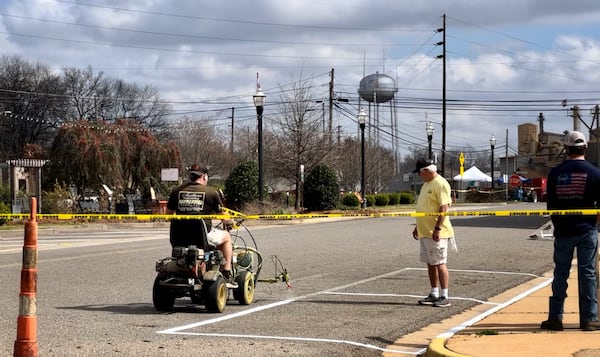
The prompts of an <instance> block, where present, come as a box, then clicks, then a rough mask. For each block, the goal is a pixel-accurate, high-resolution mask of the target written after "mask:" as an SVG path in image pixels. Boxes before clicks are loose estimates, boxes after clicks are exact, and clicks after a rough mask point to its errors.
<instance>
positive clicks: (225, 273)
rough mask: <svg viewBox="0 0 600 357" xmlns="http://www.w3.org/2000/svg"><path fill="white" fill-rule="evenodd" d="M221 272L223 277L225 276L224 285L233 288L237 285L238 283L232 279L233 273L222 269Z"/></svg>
mask: <svg viewBox="0 0 600 357" xmlns="http://www.w3.org/2000/svg"><path fill="white" fill-rule="evenodd" d="M221 273H222V274H223V278H225V285H227V288H229V289H235V288H237V287H238V284H237V283H236V282H235V280H233V275H231V272H230V271H229V270H223V271H222V272H221Z"/></svg>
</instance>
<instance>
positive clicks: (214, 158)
mask: <svg viewBox="0 0 600 357" xmlns="http://www.w3.org/2000/svg"><path fill="white" fill-rule="evenodd" d="M209 123H210V118H202V119H199V120H196V119H191V118H185V119H184V120H182V121H181V122H179V123H177V124H174V125H173V126H172V130H171V131H172V135H173V138H174V140H175V142H176V143H177V147H178V148H179V152H180V153H181V160H182V162H183V163H184V165H192V164H194V163H198V164H203V165H206V166H207V167H209V169H210V173H211V176H214V177H215V178H216V177H217V176H220V177H222V178H225V176H226V174H228V173H229V171H230V169H231V167H232V164H233V163H231V160H232V159H231V156H230V155H229V153H228V151H229V149H228V142H226V141H225V140H224V139H225V138H224V136H223V135H222V133H218V132H216V130H215V129H214V127H213V126H211V125H210V124H209Z"/></svg>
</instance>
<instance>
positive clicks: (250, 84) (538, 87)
mask: <svg viewBox="0 0 600 357" xmlns="http://www.w3.org/2000/svg"><path fill="white" fill-rule="evenodd" d="M98 4H99V5H98V6H88V5H85V4H77V3H76V2H70V1H65V2H61V1H46V0H5V1H3V2H2V3H1V4H0V12H1V13H3V14H4V16H2V17H1V18H0V31H1V32H3V33H2V34H0V46H1V48H2V53H3V54H19V55H21V56H23V57H24V58H26V59H28V60H31V61H39V62H42V63H46V64H48V65H50V66H52V67H53V68H60V67H63V66H76V67H80V68H85V67H87V66H92V68H94V69H95V70H97V71H103V72H105V74H106V75H107V76H109V77H115V78H121V79H123V80H125V81H128V82H133V83H136V84H138V85H141V86H143V85H151V86H154V87H156V88H158V89H159V91H160V93H161V97H163V98H165V99H168V100H171V101H174V102H183V101H190V100H195V101H205V100H215V99H219V104H218V105H216V106H215V108H218V109H223V108H230V107H231V106H239V107H244V106H245V107H246V108H244V109H240V111H243V110H246V111H247V112H246V115H252V111H253V110H254V109H253V108H252V106H251V95H252V93H253V91H254V89H255V79H256V72H260V77H261V84H262V87H263V89H265V90H267V91H269V93H268V95H269V97H268V102H269V103H275V102H276V100H277V97H278V91H279V86H280V85H283V86H285V85H286V84H287V83H289V82H290V81H292V80H294V78H296V79H297V78H299V77H300V73H302V76H304V77H313V76H314V77H315V83H314V84H317V85H321V86H320V87H318V95H320V96H323V99H327V95H328V86H327V82H328V81H329V75H328V71H330V70H331V69H332V68H334V69H335V87H334V92H335V93H336V95H338V96H340V97H346V98H350V99H351V103H350V104H349V105H347V106H346V109H347V111H348V112H352V111H356V110H357V105H358V103H357V100H358V94H357V87H358V83H359V81H360V79H361V78H362V77H363V74H371V73H374V72H376V71H379V72H385V73H388V74H390V75H391V76H392V77H394V78H397V79H398V80H397V82H398V83H397V84H398V86H399V88H400V89H399V92H398V94H397V95H398V97H399V98H413V99H412V100H406V101H405V103H400V104H399V105H398V109H397V110H398V118H399V121H400V123H401V125H402V131H401V132H400V134H399V135H400V137H401V139H402V140H403V141H402V143H403V147H404V148H406V147H409V146H410V145H426V137H425V134H424V125H423V120H424V118H425V116H426V115H427V117H428V119H431V120H434V121H436V122H440V120H441V103H440V101H441V95H442V93H441V88H442V60H441V59H435V57H436V56H437V55H439V54H441V50H442V47H441V46H436V45H435V44H436V42H439V41H441V40H442V35H443V34H442V33H436V32H435V29H437V28H439V27H441V26H442V20H441V16H442V14H444V13H447V14H448V18H447V31H446V36H447V51H448V52H447V58H446V60H447V91H448V92H447V93H448V98H449V99H460V100H476V101H484V102H487V103H488V104H490V103H496V102H498V101H500V100H527V99H531V100H534V99H535V100H540V99H544V100H549V102H548V103H546V104H540V105H539V107H535V108H526V107H524V108H525V109H528V110H523V111H516V110H515V111H508V110H506V111H497V110H492V109H491V108H492V107H491V106H490V105H488V106H487V107H486V108H484V109H481V108H478V109H474V108H475V107H476V106H475V105H472V106H469V107H465V106H464V104H462V105H463V107H456V106H455V107H451V108H450V110H449V112H448V117H449V122H448V133H447V134H448V145H449V146H453V145H454V146H458V145H461V144H463V143H464V142H465V141H466V140H467V136H468V137H471V138H474V139H471V140H470V142H472V143H473V145H474V146H476V147H481V148H487V147H488V146H489V143H488V141H487V140H488V138H489V135H490V133H491V132H493V133H495V134H496V136H497V137H499V136H502V135H503V133H504V132H505V130H506V129H509V130H510V136H511V140H512V141H515V140H516V126H517V125H518V124H520V123H523V122H536V117H537V114H538V111H544V112H547V114H546V118H547V122H546V125H545V126H546V128H547V129H548V130H551V131H556V132H560V131H562V130H564V129H566V127H565V126H567V125H568V121H567V120H565V119H566V113H565V111H561V109H562V108H561V107H560V105H559V104H560V103H557V104H556V105H555V104H554V100H556V101H557V102H559V100H561V99H563V98H567V97H569V99H572V100H576V99H578V98H579V99H592V100H590V101H588V102H586V101H583V102H582V103H581V105H582V106H591V105H594V104H597V103H596V102H595V101H600V91H598V90H597V89H596V88H597V85H596V83H597V82H598V76H599V75H600V74H599V73H600V71H598V69H599V68H598V66H599V64H600V38H599V36H600V35H598V34H600V25H598V24H600V3H599V2H598V1H597V0H578V1H575V2H571V3H565V2H564V1H558V0H552V1H544V0H527V1H524V0H520V1H519V0H511V1H508V2H506V1H505V2H497V1H491V0H486V1H477V2H473V1H459V0H455V1H445V2H444V3H443V4H444V5H443V6H441V5H440V2H438V1H432V0H424V1H417V2H415V1H408V0H393V1H392V0H388V1H378V2H372V1H365V0H360V1H359V0H355V1H341V0H335V1H334V0H331V1H327V2H322V1H319V2H317V1H300V0H295V1H275V0H272V1H271V0H269V1H267V0H262V1H257V2H247V1H239V0H232V1H222V2H212V3H210V6H209V5H207V3H205V2H200V1H195V0H178V1H176V2H175V1H167V0H163V1H159V0H154V1H143V2H140V1H132V0H129V1H127V0H125V1H116V0H115V1H105V2H102V3H98ZM123 9H129V10H130V11H124V10H123ZM25 35H26V36H25ZM578 91H588V92H585V93H584V94H578ZM231 98H233V99H231ZM414 98H417V99H423V100H426V101H428V102H430V103H433V104H429V105H424V104H422V103H420V102H419V101H417V100H415V99H414ZM436 101H437V102H436ZM363 104H365V103H363ZM496 104H498V103H496ZM480 107H481V106H480ZM174 108H175V109H176V110H183V108H185V110H196V111H204V110H207V109H210V108H211V106H209V105H207V104H195V105H189V104H187V105H185V106H183V105H181V106H180V105H178V104H174ZM266 110H267V111H268V110H269V107H267V108H266ZM243 115H244V114H243V113H242V114H240V116H243ZM236 116H237V115H236ZM265 118H266V120H268V114H266V115H265ZM334 120H335V121H336V122H337V123H338V124H339V125H341V126H342V127H343V128H344V131H345V133H347V134H348V135H354V134H355V133H356V131H355V129H356V124H355V123H354V122H353V120H354V118H353V116H352V115H350V114H347V113H346V114H345V115H339V116H338V117H336V118H335V119H334ZM438 129H439V128H438ZM440 135H441V130H437V129H436V133H435V134H434V147H437V148H439V143H440V141H441V136H440ZM511 146H513V147H514V146H515V145H514V144H513V145H511Z"/></svg>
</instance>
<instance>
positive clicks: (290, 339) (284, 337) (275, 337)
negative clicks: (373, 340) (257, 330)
mask: <svg viewBox="0 0 600 357" xmlns="http://www.w3.org/2000/svg"><path fill="white" fill-rule="evenodd" d="M177 334H180V335H187V336H206V337H235V338H257V339H263V340H285V341H305V342H325V343H335V344H346V345H352V346H358V347H364V348H368V349H372V350H377V351H382V352H398V353H408V354H416V353H414V352H412V351H399V350H390V349H387V348H381V347H379V346H375V345H371V344H368V343H360V342H354V341H347V340H336V339H329V338H314V337H286V336H261V335H234V334H227V333H201V332H199V333H196V332H178V333H177Z"/></svg>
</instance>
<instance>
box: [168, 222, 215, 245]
mask: <svg viewBox="0 0 600 357" xmlns="http://www.w3.org/2000/svg"><path fill="white" fill-rule="evenodd" d="M207 234H208V233H207V231H206V222H204V219H172V220H171V228H170V230H169V240H170V242H171V246H172V247H177V246H179V247H188V246H190V245H195V246H197V247H198V248H202V249H204V251H208V250H210V249H211V246H210V245H209V244H208V239H207Z"/></svg>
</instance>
